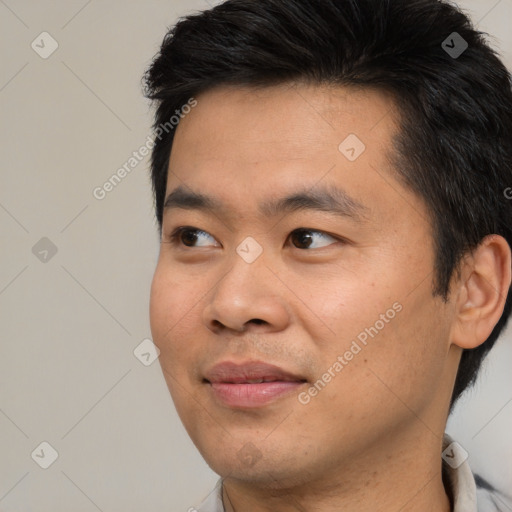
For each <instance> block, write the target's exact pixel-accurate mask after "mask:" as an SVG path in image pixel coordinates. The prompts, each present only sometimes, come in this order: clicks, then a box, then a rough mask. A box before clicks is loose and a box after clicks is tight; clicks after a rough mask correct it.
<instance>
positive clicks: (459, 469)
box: [189, 434, 478, 512]
mask: <svg viewBox="0 0 512 512" xmlns="http://www.w3.org/2000/svg"><path fill="white" fill-rule="evenodd" d="M466 459H467V453H466V452H465V450H464V449H463V448H462V447H461V446H460V445H459V444H458V443H456V442H454V441H453V439H452V438H451V437H450V436H449V435H448V434H445V435H444V439H443V468H444V469H445V471H446V475H447V477H448V481H449V482H448V483H449V485H450V487H451V491H452V495H453V511H452V512H478V509H477V498H476V497H477V492H476V485H475V479H474V478H473V473H472V472H471V469H470V468H469V464H468V461H467V460H466ZM189 510H190V512H225V509H224V505H223V504H222V479H219V481H218V482H217V485H216V486H215V488H214V489H213V491H212V492H211V493H210V494H209V495H208V497H207V498H206V499H205V500H204V501H203V502H202V503H201V505H200V506H199V508H197V509H193V508H192V509H189Z"/></svg>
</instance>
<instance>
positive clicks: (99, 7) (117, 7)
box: [0, 0, 512, 512]
mask: <svg viewBox="0 0 512 512" xmlns="http://www.w3.org/2000/svg"><path fill="white" fill-rule="evenodd" d="M213 3H214V2H207V1H206V0H165V1H164V0H151V1H149V2H142V1H132V2H127V1H121V0H108V1H102V2H100V1H99V0H89V1H86V0H75V1H69V0H68V1H64V0H55V1H51V2H50V1H45V2H40V1H36V0H26V1H21V0H19V1H15V0H0V38H1V48H2V63H3V65H2V67H1V70H0V106H1V116H2V131H1V143H2V151H1V164H2V171H1V173H2V179H1V187H0V234H1V235H0V236H1V240H2V246H1V252H0V254H1V265H0V315H1V321H0V336H1V353H0V453H1V458H0V511H2V512H14V511H17V512H29V511H34V512H64V511H70V510H73V511H74V512H94V511H98V510H100V511H103V512H107V511H110V512H120V511H124V512H130V511H133V512H135V511H140V510H144V512H153V511H154V512H156V511H164V510H166V511H185V510H187V509H188V508H189V507H191V506H193V505H197V504H198V503H199V502H200V501H201V499H202V498H203V497H204V496H205V495H206V494H207V493H208V491H209V490H210V489H211V488H212V487H213V485H214V483H215V481H216V480H217V476H216V475H215V474H214V473H213V472H212V471H211V470H210V469H209V468H208V467H207V466H206V464H205V463H204V461H203V460H202V458H201V457H200V455H199V454H198V453H197V451H196V449H195V448H194V446H193V444H192V442H191V441H190V440H189V438H188V436H187V434H186V433H185V431H184V429H183V427H182V425H181V423H180V421H179V418H178V416H177V414H176V412H175V410H174V406H173V404H172V401H171V399H170V396H169V394H168V391H167V387H166V384H165V381H164V379H163V376H162V374H161V370H160V366H159V364H158V361H155V362H154V363H153V364H152V365H150V366H145V365H144V364H142V362H141V361H140V360H139V359H137V358H136V357H135V355H134V350H135V348H136V347H137V346H138V345H139V344H140V343H141V342H142V341H143V340H144V339H146V338H151V333H150V329H149V319H148V300H149V288H150V282H151V278H152V272H153V269H154V266H155V263H156V259H157V254H158V248H159V245H158V236H157V229H156V223H155V221H154V217H153V211H152V197H151V189H150V183H149V179H148V161H149V158H148V157H146V158H145V159H144V160H143V161H141V162H140V163H138V164H137V165H136V166H135V167H134V168H133V170H132V171H131V172H130V173H129V174H128V175H127V176H126V177H125V178H124V179H123V180H122V181H121V183H119V184H118V185H117V186H116V187H115V188H114V189H113V190H112V191H110V192H109V193H108V194H106V196H105V198H104V199H102V200H98V199H96V198H95V197H94V195H93V190H94V189H95V188H96V187H101V186H102V185H103V183H105V182H106V181H107V180H108V179H109V178H110V176H112V174H113V173H115V172H116V170H117V169H118V168H120V167H122V166H123V164H125V163H126V162H127V161H128V159H129V158H130V157H131V156H132V152H133V151H136V150H137V149H138V148H139V147H140V146H142V145H143V144H144V143H145V142H146V141H147V137H148V135H150V124H151V111H150V109H149V105H148V102H147V101H146V100H145V99H144V98H143V97H142V94H141V84H140V79H141V75H142V73H143V71H144V70H145V68H146V67H147V65H148V64H149V62H150V60H151V59H152V57H153V56H154V54H155V52H156V51H157V49H158V47H159V45H160V43H161V40H162V38H163V36H164V34H165V32H166V30H167V28H168V27H169V26H171V25H172V24H173V23H174V22H175V21H176V19H177V18H178V17H179V16H182V15H185V14H187V13H190V12H192V11H195V10H199V9H204V8H208V6H209V5H213ZM217 3H218V2H217ZM460 5H462V6H463V7H465V8H467V9H468V10H469V12H470V13H471V15H472V17H473V19H474V20H475V21H476V22H477V23H478V27H479V28H480V29H481V30H484V31H487V32H489V33H490V34H492V36H493V39H492V44H493V45H494V46H495V47H496V48H498V49H499V50H500V51H501V52H502V55H503V58H504V59H505V61H506V62H507V64H508V65H509V66H510V65H512V33H511V31H510V26H511V21H512V0H500V1H498V0H471V1H470V0H467V1H464V2H461V3H460ZM42 32H47V33H48V34H49V35H50V36H48V35H42V36H41V35H40V34H41V33H42ZM50 37H51V39H50ZM41 39H43V42H41ZM33 41H34V46H35V48H33V47H32V46H31V45H32V43H33ZM53 41H55V42H53ZM55 44H58V48H57V49H56V50H55V51H54V52H53V53H52V54H51V55H49V56H47V55H45V52H49V51H50V50H51V49H52V45H55ZM40 54H42V55H43V56H46V57H47V58H42V56H40ZM511 186H512V183H511ZM41 239H43V240H42V241H41ZM34 247H35V248H34ZM45 251H46V252H45ZM55 251H56V252H55ZM54 253H55V254H54ZM511 341H512V340H511V331H510V329H509V330H508V333H507V334H506V335H505V336H503V337H502V339H501V340H500V341H499V342H498V344H497V346H496V349H495V350H494V352H493V354H492V356H491V357H490V358H489V359H488V360H487V361H486V364H485V367H484V370H483V372H482V375H481V378H480V380H479V382H478V384H477V386H476V387H475V389H474V390H473V391H472V392H470V393H469V394H468V395H467V397H465V399H464V400H463V401H462V402H461V404H460V406H459V407H458V408H457V411H456V414H455V415H454V417H453V419H452V420H451V421H450V423H449V426H448V432H450V433H451V434H452V435H453V436H454V437H455V438H456V439H457V440H458V441H459V443H460V444H462V445H463V446H464V448H465V449H466V450H467V451H468V452H469V461H470V464H471V466H472V468H473V469H474V470H476V471H478V472H480V473H482V474H484V475H485V476H486V477H487V478H488V479H489V480H491V481H492V482H493V483H495V484H497V485H498V486H499V487H501V488H503V489H505V488H512V485H511V483H512V469H511V466H510V460H512V440H511V439H510V430H511V426H512V405H511V401H512V386H511V377H510V368H511V367H512V365H511V363H512V344H511ZM42 442H47V443H49V444H50V445H51V446H52V447H53V448H54V449H55V450H56V451H57V453H58V458H57V459H56V460H55V461H54V462H53V464H52V465H51V466H50V467H48V468H47V469H43V468H41V467H40V465H39V464H44V461H43V459H44V458H45V457H46V461H49V458H48V457H51V453H50V451H49V449H48V448H45V445H43V446H42V447H40V444H41V443H42ZM41 449H42V450H43V452H41ZM45 450H46V451H45ZM41 453H44V457H43V456H42V455H41ZM37 454H39V457H38V456H37ZM511 503H512V502H508V505H507V504H505V503H504V504H503V510H512V504H511Z"/></svg>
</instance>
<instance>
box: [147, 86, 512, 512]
mask: <svg viewBox="0 0 512 512" xmlns="http://www.w3.org/2000/svg"><path fill="white" fill-rule="evenodd" d="M197 100H198V105H197V106H196V107H195V108H194V109H193V110H192V111H191V113H190V114H188V115H187V116H186V117H185V118H184V119H183V120H182V121H181V122H180V124H179V126H178V129H177V132H176V135H175V140H174V145H173V149H172V153H171V158H170V163H169V176H168V184H167V194H168V193H170V192H171V191H172V190H174V189H175V188H176V187H178V186H180V185H181V186H184V187H185V188H186V189H187V190H194V191H196V192H201V193H203V194H208V195H211V196H215V197H216V198H218V199H220V200H222V201H223V202H224V203H225V206H226V209H225V210H222V211H206V212H201V211H195V210H188V209H174V208H173V209H167V210H165V212H164V220H163V230H162V244H161V251H160V257H159V261H158V264H157V268H156V271H155V275H154V279H153V283H152V289H151V304H150V316H151V329H152V334H153V339H154V342H155V344H156V345H157V346H158V347H159V349H160V351H161V354H160V363H161V366H162V369H163V372H164V375H165V379H166V382H167V385H168V387H169V390H170V393H171V395H172V398H173V400H174V403H175V406H176V409H177V411H178V413H179V415H180V418H181V420H182V421H183V424H184V426H185V428H186V429H187V431H188V433H189V435H190V437H191V439H192V440H193V442H194V443H195V445H196V446H197V448H198V450H199V451H200V452H201V454H202V455H203V457H204V458H205V460H206V461H207V463H208V464H209V465H210V466H211V468H212V469H213V470H214V471H215V472H217V473H218V474H219V475H221V476H222V477H224V487H223V500H224V504H225V507H226V510H227V511H235V510H236V511H241V510H251V511H253V512H263V511H273V512H276V511H279V512H281V511H282V512H287V511H299V510H304V511H305V510H307V511H311V512H313V511H314V512H321V511H332V510H351V511H367V510H375V511H380V512H387V511H393V512H396V511H397V510H401V509H402V507H404V510H408V511H414V512H416V511H418V512H419V511H431V510H436V511H443V512H446V511H449V510H450V505H449V500H448V498H447V495H446V493H445V489H444V486H443V482H442V478H441V457H440V454H441V451H442V448H441V444H442V437H443V433H444V429H445V425H446V419H447V414H448V407H449V401H450V396H451V393H452V388H453V383H454V380H455V375H456V370H457V366H458V363H459V360H460V355H461V351H462V348H472V347H475V346H478V345H479V344H480V343H482V342H483V341H485V339H486V338H487V337H488V335H489V334H490V332H491V331H492V328H493V327H494V325H495V324H496V322H497V321H498V320H499V317H500V316H501V312H502V311H503V306H504V302H505V297H506V292H507V290H508V287H509V285H510V267H511V259H510V248H509V246H508V245H507V243H506V241H505V240H504V239H503V238H501V237H499V236H490V237H487V238H486V239H485V240H484V241H483V242H482V244H481V245H480V247H479V248H478V249H477V250H476V251H474V253H473V254H472V255H468V257H467V258H466V259H465V261H464V264H463V266H462V272H461V277H460V279H459V280H454V281H453V282H452V287H451V294H450V300H449V301H448V302H447V303H445V302H443V301H442V300H441V299H440V298H439V297H434V296H433V295H432V279H433V268H434V267H433V265H434V252H433V244H432V240H433V232H432V227H431V222H430V216H429V213H428V211H427V210H426V207H425V205H424V204H423V202H422V200H421V199H420V198H419V197H418V196H417V195H415V194H413V193H412V192H411V191H410V190H408V189H406V188H404V187H403V186H402V185H400V183H399V182H398V181H397V180H396V179H395V178H394V175H393V169H392V168H391V165H390V163H389V158H388V156H389V154H390V152H391V151H392V145H391V138H392V136H393V134H394V133H395V132H396V130H397V119H398V118H397V114H396V111H395V108H394V104H393V100H392V98H391V97H389V96H387V95H385V94H384V93H382V92H378V91H371V90H353V89H347V88H327V87H320V86H311V85H298V84H295V85H289V84H288V85H281V86H277V87H269V88H260V89H252V88H229V87H221V88H218V89H215V90H213V91H209V92H207V93H204V94H202V95H200V96H199V97H198V98H197ZM350 133H353V134H356V135H357V137H358V138H359V139H361V140H362V141H363V142H364V144H365V145H366V149H365V151H364V152H363V153H362V154H361V155H360V156H359V157H358V158H357V159H356V160H355V161H353V162H351V161H349V160H348V159H347V158H346V157H345V156H344V155H343V154H342V153H341V152H340V151H339V149H338V146H339V145H340V143H341V142H342V141H343V140H344V139H345V138H346V137H347V135H348V134H350ZM320 185H335V186H337V187H340V188H343V189H344V190H345V192H346V193H347V194H348V195H350V196H351V197H352V198H353V199H355V200H357V201H358V202H359V203H362V205H364V207H365V210H364V215H363V216H362V217H361V218H360V219H359V221H356V220H354V219H352V218H341V217H336V216H335V215H333V214H332V213H330V212H318V211H297V212H294V213H291V214H288V215H286V216H284V215H280V216H277V217H272V218H266V217H263V216H261V215H260V213H259V211H258V204H259V203H260V202H262V201H264V200H268V199H271V198H278V197H282V196H285V195H288V194H290V193H292V192H294V191H295V190H296V189H297V188H300V187H306V188H307V189H313V188H315V187H318V186H320ZM179 226H191V227H195V228H197V229H199V230H202V231H205V232H206V234H202V235H199V237H198V238H197V242H196V244H195V246H194V244H193V243H192V246H187V245H185V244H183V240H181V241H180V240H179V239H178V242H177V243H176V244H173V243H171V240H170V234H171V233H172V232H173V230H174V229H175V228H176V227H179ZM299 228H308V229H310V230H315V231H313V232H310V235H311V242H310V243H311V247H309V246H306V247H305V246H304V245H303V244H302V245H301V239H300V238H299V240H297V237H293V236H292V235H291V233H292V232H293V231H294V230H296V229H299ZM323 233H326V234H327V235H330V236H322V235H323ZM248 236H251V237H253V238H254V239H255V240H256V241H257V242H258V243H259V244H260V246H261V247H262V249H263V253H262V254H261V255H260V256H259V257H258V258H257V259H256V260H255V261H254V262H253V263H250V264H249V263H247V262H246V261H244V259H242V258H241V257H240V256H239V255H238V254H237V252H236V248H237V246H238V245H239V244H240V243H241V242H242V241H243V240H244V239H245V238H246V237H248ZM331 237H333V238H331ZM186 240H187V239H185V242H186ZM306 245H307V244H306ZM308 247H309V248H308ZM395 303H398V304H399V305H400V306H401V307H402V309H401V310H400V312H398V313H396V315H395V316H394V318H393V319H392V320H389V322H387V323H385V326H384V327H383V328H382V329H380V330H379V332H378V334H377V335H375V336H374V337H373V338H368V343H367V345H366V346H363V347H362V350H361V351H360V352H359V353H358V354H357V355H355V356H354V357H353V359H352V360H351V361H349V362H348V363H347V364H346V365H345V366H344V367H343V369H342V371H340V372H339V373H336V376H335V377H334V378H332V379H331V381H330V382H329V383H328V384H327V385H326V386H325V387H324V388H323V389H321V391H320V392H319V393H318V394H317V395H316V396H314V397H312V398H311V400H310V401H309V402H308V403H307V404H306V405H303V404H302V403H300V401H299V400H298V392H293V393H291V394H289V395H287V396H284V397H280V398H279V399H277V400H275V401H274V402H273V403H270V404H267V405H265V406H264V407H260V408H256V409H250V410H249V409H243V408H233V407H229V406H226V405H224V404H222V403H220V402H219V401H218V400H215V398H214V397H213V396H212V393H211V390H210V389H209V386H208V385H207V384H205V383H204V382H203V378H204V373H205V372H206V371H207V370H208V369H209V368H211V367H212V366H213V365H214V364H216V363H218V362H221V361H225V360H231V361H236V362H245V361H248V360H263V361H266V362H269V363H272V364H275V365H277V366H280V367H282V368H284V369H285V370H287V371H290V372H292V373H294V374H299V375H301V376H303V377H304V378H305V379H307V381H308V383H305V384H304V385H303V386H302V387H301V388H300V391H301V392H304V391H307V390H308V388H309V387H310V386H311V385H312V384H313V383H314V382H316V381H317V380H318V379H319V378H321V377H322V375H323V374H324V373H325V372H327V371H328V369H329V368H331V367H332V366H333V363H334V362H335V361H336V360H337V357H338V356H340V355H343V354H344V353H345V352H346V351H347V350H349V348H350V346H351V343H352V342H353V340H355V339H357V338H356V337H357V335H358V334H359V333H361V332H362V331H364V330H365V328H369V327H370V326H374V325H375V323H376V321H377V320H379V318H381V316H380V315H382V314H385V313H386V311H387V310H389V309H390V308H392V305H393V304H395ZM242 329H244V330H243V331H242ZM247 454H249V457H247ZM241 455H242V456H241ZM243 455H246V456H245V457H244V456H243Z"/></svg>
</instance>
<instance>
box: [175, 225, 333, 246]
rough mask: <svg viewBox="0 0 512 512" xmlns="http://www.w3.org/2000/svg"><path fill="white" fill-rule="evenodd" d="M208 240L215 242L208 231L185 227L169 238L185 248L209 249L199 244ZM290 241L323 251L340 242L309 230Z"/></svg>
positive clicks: (298, 231)
mask: <svg viewBox="0 0 512 512" xmlns="http://www.w3.org/2000/svg"><path fill="white" fill-rule="evenodd" d="M315 237H316V238H317V240H320V242H319V243H320V246H318V243H317V246H316V247H315V246H314V245H315V244H314V239H315ZM206 238H210V239H211V240H213V241H214V242H215V239H214V238H213V237H212V236H211V235H210V234H209V233H207V232H206V231H202V230H201V229H197V228H193V227H188V226H185V227H179V228H176V229H175V230H174V231H173V232H172V233H171V235H170V236H169V242H170V243H172V244H174V245H184V246H185V247H208V246H209V245H211V244H208V243H207V242H204V243H199V244H197V243H198V241H199V242H200V241H201V240H205V239H206ZM289 239H290V240H292V241H293V244H294V246H295V247H296V248H297V249H321V248H323V247H327V246H329V245H331V244H332V243H336V242H339V241H340V240H339V239H337V238H335V237H333V236H331V235H328V234H327V233H324V232H323V231H318V230H316V229H307V228H300V229H295V230H294V231H292V232H291V233H290V236H289ZM196 244H197V245H196Z"/></svg>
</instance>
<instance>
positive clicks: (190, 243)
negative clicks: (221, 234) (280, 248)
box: [169, 227, 215, 247]
mask: <svg viewBox="0 0 512 512" xmlns="http://www.w3.org/2000/svg"><path fill="white" fill-rule="evenodd" d="M207 237H209V238H211V239H212V240H214V241H215V239H214V238H213V237H212V236H211V235H210V234H209V233H207V232H206V231H202V230H200V229H197V228H192V227H179V228H177V229H175V230H174V232H173V233H172V234H171V236H170V237H169V239H170V242H171V243H173V244H175V245H184V246H185V247H207V246H209V245H212V244H208V243H199V244H198V242H201V241H202V240H204V239H205V238H207Z"/></svg>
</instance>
